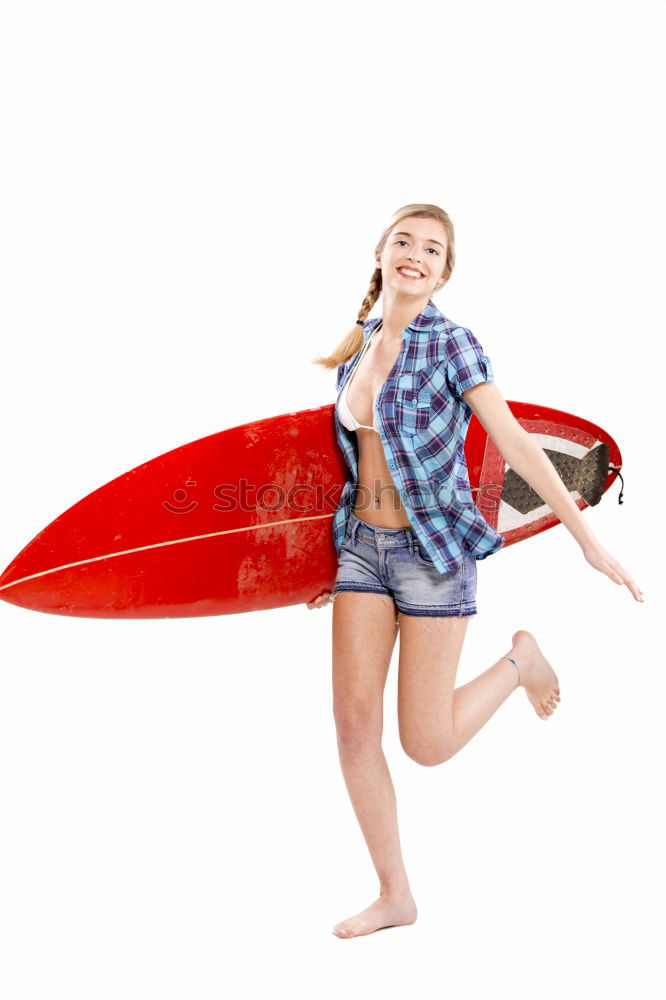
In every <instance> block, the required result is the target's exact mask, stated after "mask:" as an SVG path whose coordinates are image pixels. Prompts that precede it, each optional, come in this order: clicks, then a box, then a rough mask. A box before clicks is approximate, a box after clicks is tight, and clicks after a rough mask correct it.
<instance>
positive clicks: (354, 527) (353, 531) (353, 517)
mask: <svg viewBox="0 0 666 1000" xmlns="http://www.w3.org/2000/svg"><path fill="white" fill-rule="evenodd" d="M360 523H361V522H360V521H359V519H358V518H357V517H356V515H355V514H354V511H352V513H351V529H350V531H349V536H350V538H351V543H352V545H356V532H357V531H358V526H359V524H360Z"/></svg>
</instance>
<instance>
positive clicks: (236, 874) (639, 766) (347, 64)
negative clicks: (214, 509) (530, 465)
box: [0, 0, 666, 1000]
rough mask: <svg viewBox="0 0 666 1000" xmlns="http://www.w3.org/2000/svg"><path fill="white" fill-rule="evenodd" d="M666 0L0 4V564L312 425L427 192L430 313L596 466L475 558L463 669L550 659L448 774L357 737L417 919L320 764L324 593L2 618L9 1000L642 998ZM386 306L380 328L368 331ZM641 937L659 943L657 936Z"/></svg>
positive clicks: (653, 897)
mask: <svg viewBox="0 0 666 1000" xmlns="http://www.w3.org/2000/svg"><path fill="white" fill-rule="evenodd" d="M665 22H666V10H665V7H664V4H663V3H662V2H654V0H652V2H647V0H644V2H639V3H635V4H633V5H631V7H630V6H629V5H628V4H625V3H617V2H610V3H609V2H589V0H588V2H585V0H583V2H581V0H577V2H576V3H572V2H565V3H562V2H560V3H559V4H558V5H557V6H555V5H546V4H534V3H528V2H522V3H521V2H504V3H501V4H497V3H493V2H485V3H481V2H468V3H465V4H462V3H453V2H442V0H439V2H437V3H432V2H428V0H425V2H422V3H420V4H417V5H416V6H413V5H412V6H406V5H405V4H387V3H386V2H384V3H382V4H380V3H376V2H374V3H351V4H350V3H342V4H337V5H336V6H331V5H328V6H326V7H321V6H318V5H312V4H305V3H303V4H293V3H292V4H284V3H281V4H277V5H269V4H255V5H253V6H251V7H241V6H238V5H234V6H232V7H228V8H225V9H224V10H223V8H222V5H221V4H213V3H192V2H190V3H188V4H184V3H183V4H175V3H160V4H157V3H146V2H137V0H133V2H132V3H126V2H115V3H113V4H111V3H106V4H102V3H95V4H84V3H71V2H66V3H60V4H56V5H53V4H46V3H34V2H24V3H22V4H20V5H13V6H12V7H11V9H10V6H9V5H5V7H4V9H3V14H2V22H1V24H0V38H1V39H2V41H1V42H0V88H1V92H2V111H1V115H2V118H1V121H0V128H1V135H2V145H3V152H2V157H1V161H2V162H1V166H0V171H1V178H0V179H1V184H0V205H1V212H2V223H1V230H2V232H1V235H0V253H1V261H0V263H1V268H2V278H3V294H2V298H1V300H0V309H1V317H0V320H1V325H2V336H3V342H2V375H1V382H0V419H1V426H2V450H1V453H0V455H1V458H0V463H1V464H0V468H1V481H0V522H1V525H2V528H1V532H0V564H1V566H2V567H4V566H6V565H7V564H8V563H9V562H10V561H11V560H12V559H13V558H14V556H15V555H16V554H17V553H18V552H19V551H20V549H21V548H23V546H24V545H25V544H27V542H28V541H29V540H30V539H31V538H33V537H34V535H35V534H36V533H37V532H38V531H39V530H40V529H41V528H43V527H45V526H46V525H47V524H48V523H49V522H50V521H51V520H53V519H54V518H55V517H56V516H57V515H58V514H60V513H61V512H62V511H63V510H65V509H66V508H68V507H69V506H71V505H72V504H73V503H75V502H76V501H77V500H79V499H80V498H81V497H83V496H85V495H86V494H88V493H89V492H91V491H92V490H93V489H95V488H97V487H98V486H100V485H102V484H103V483H106V482H108V481H109V480H111V479H113V478H115V477H116V476H118V475H120V474H121V473H123V472H125V471H127V470H128V469H130V468H133V467H135V466H136V465H138V464H140V463H142V462H144V461H147V460H148V459H150V458H152V457H154V456H156V455H159V454H162V453H163V452H165V451H168V450H170V449H171V448H174V447H176V446H177V445H180V444H184V443H185V442H187V441H191V440H194V439H196V438H199V437H202V436H204V435H207V434H211V433H213V432H215V431H218V430H221V429H223V428H225V427H231V426H234V425H237V424H241V423H244V422H246V421H249V420H254V419H259V418H261V417H265V416H271V415H274V414H278V413H284V412H287V411H291V410H298V409H302V408H306V407H314V406H319V405H322V404H324V403H330V402H333V400H334V396H335V393H334V380H335V373H334V372H325V371H324V370H323V369H321V368H319V367H318V366H315V365H313V364H312V359H313V358H314V357H316V356H317V355H320V354H322V353H329V352H330V351H331V350H332V349H333V348H334V346H335V345H336V344H337V343H338V342H339V340H340V339H341V338H342V337H343V336H344V335H345V334H346V333H347V331H348V330H349V329H350V327H351V325H352V324H353V322H354V320H355V318H356V316H357V314H358V310H359V308H360V304H361V301H362V299H363V296H364V295H365V292H366V290H367V286H368V283H369V280H370V277H371V274H372V271H373V268H374V260H373V248H374V245H375V242H376V240H377V239H378V237H379V235H380V233H381V231H382V229H383V228H384V226H385V225H387V223H388V220H389V218H390V216H391V215H392V213H393V212H394V211H396V210H397V209H398V208H399V207H400V206H402V205H404V204H406V203H408V202H420V201H422V202H435V203H437V204H440V205H441V206H442V207H444V208H445V209H446V210H447V211H448V212H449V213H450V215H451V217H452V219H453V222H454V225H455V227H456V237H457V240H456V245H457V255H458V263H457V266H456V268H455V270H454V273H453V277H452V279H451V281H450V282H449V284H448V285H447V286H446V287H445V288H444V290H443V291H442V292H440V293H439V295H438V296H436V299H435V301H436V302H437V304H438V306H439V308H440V309H441V310H442V312H444V313H445V315H447V316H450V317H451V318H453V319H454V320H455V321H456V322H458V323H460V324H463V325H465V326H467V327H469V328H470V329H471V330H473V331H474V332H475V334H476V335H477V337H478V338H479V339H480V341H481V343H482V344H483V346H484V349H485V350H486V351H487V353H488V354H489V355H490V357H491V359H492V362H493V367H494V371H495V378H496V383H497V385H498V387H499V388H500V391H501V392H502V393H503V395H504V396H505V397H506V398H507V399H513V400H527V401H530V402H538V403H542V404H544V405H548V406H555V407H558V408H561V409H563V410H567V411H570V412H574V413H578V414H580V415H581V416H582V417H585V418H587V419H590V420H592V421H594V422H595V423H598V424H599V425H601V426H602V427H604V428H605V429H606V430H608V431H609V432H610V433H611V434H612V435H613V436H614V437H615V438H616V440H617V441H618V443H619V445H620V448H621V450H622V455H623V463H624V464H623V474H624V478H625V494H624V503H623V504H622V505H618V503H617V495H618V493H619V488H620V487H619V483H617V484H616V485H615V486H614V487H613V488H612V489H611V491H610V492H609V493H608V494H606V496H605V497H604V499H603V502H602V503H601V504H600V505H599V506H598V507H595V508H593V509H590V510H587V511H586V512H585V515H584V516H585V517H586V519H587V520H588V522H589V523H590V525H592V527H593V530H594V531H595V533H596V535H597V537H598V538H599V540H600V541H601V543H602V544H603V545H604V546H605V547H606V548H608V549H609V551H610V552H611V553H612V554H613V555H614V556H615V557H616V558H618V559H619V560H620V562H621V563H623V565H624V566H626V567H627V569H629V571H630V572H631V573H632V574H633V575H634V576H635V578H636V579H637V580H638V582H639V584H640V585H641V586H642V588H643V590H644V591H645V598H646V600H645V603H644V604H639V603H637V602H635V601H634V600H633V598H632V597H631V595H630V594H629V592H628V590H627V589H626V588H624V587H619V586H617V585H616V584H613V583H612V582H611V581H610V580H609V579H607V578H606V577H604V576H602V575H601V574H599V573H597V572H596V571H595V570H593V569H592V568H591V567H590V566H589V565H588V564H587V563H586V562H585V560H584V559H583V556H582V554H581V552H580V550H579V549H578V546H577V544H576V543H575V542H574V540H573V538H572V537H571V536H570V535H568V533H567V532H566V530H565V529H564V528H562V527H561V526H558V527H557V528H554V529H551V530H549V531H547V532H545V533H544V534H541V535H539V536H537V537H535V538H532V539H530V540H528V541H526V542H524V543H522V544H520V545H513V546H511V547H509V548H507V549H505V550H504V551H502V552H500V553H498V554H497V555H496V556H494V557H492V558H489V559H487V560H485V561H481V562H479V564H478V566H479V590H478V604H479V615H478V617H477V618H476V619H474V620H473V621H472V622H471V624H470V627H469V629H468V635H467V639H466V642H465V647H464V650H463V654H462V659H461V663H460V668H459V682H460V683H464V682H465V681H466V680H469V679H470V678H471V677H474V676H476V675H477V674H478V673H480V672H481V671H483V670H485V669H486V667H487V666H489V665H490V664H491V663H493V662H495V660H496V659H497V658H498V657H499V656H500V655H502V653H503V652H505V651H506V649H507V648H508V647H507V643H509V642H510V636H511V633H512V632H513V631H514V630H515V629H516V628H520V627H522V628H528V629H530V630H531V631H533V632H534V634H535V635H536V636H537V638H538V639H539V641H540V643H541V645H542V648H543V650H544V652H545V653H546V655H547V656H548V657H549V659H550V660H551V662H552V663H553V665H554V666H555V668H556V670H557V672H558V674H559V678H560V686H561V690H562V701H561V703H560V707H559V708H558V710H557V712H556V714H555V716H554V717H553V718H551V719H550V720H549V721H548V722H543V721H541V720H540V719H538V718H537V716H536V715H535V713H534V712H533V710H532V708H531V707H530V706H529V704H528V702H527V700H526V698H525V695H524V693H523V692H522V691H518V692H516V694H515V695H512V696H511V697H510V698H509V699H508V701H507V702H505V704H504V705H503V706H502V707H501V708H500V710H499V711H498V712H497V714H496V715H495V716H493V718H492V719H491V720H490V722H489V723H488V724H487V725H486V726H485V727H484V728H483V729H482V730H481V732H480V733H479V734H478V735H477V737H476V738H475V739H474V740H472V742H471V743H469V744H468V745H467V746H466V747H465V748H464V749H463V750H462V751H461V752H460V754H459V755H458V756H457V757H455V758H454V759H453V760H451V761H450V762H449V763H446V764H444V765H442V766H440V767H437V768H422V767H419V766H418V765H417V764H415V763H414V762H413V761H411V760H409V759H408V758H407V757H406V756H405V755H404V753H403V752H402V750H401V748H400V744H399V740H398V733H397V723H396V678H397V674H396V668H397V647H396V652H395V654H394V660H393V664H392V667H391V671H390V674H389V680H388V684H387V688H386V700H385V736H384V749H385V752H386V756H387V760H388V763H389V767H390V769H391V773H392V776H393V780H394V783H395V787H396V793H397V797H398V810H399V818H400V831H401V838H402V844H403V851H404V855H405V859H406V864H407V870H408V874H409V876H410V880H411V884H412V889H413V892H414V895H415V898H416V902H417V905H418V907H419V919H418V921H417V923H416V924H414V925H413V926H411V927H406V928H396V929H391V930H387V931H383V932H380V933H377V934H374V935H371V936H368V937H361V938H357V939H355V940H353V941H342V940H339V939H338V938H336V937H335V936H333V935H332V933H331V930H332V927H333V926H334V924H335V923H337V922H338V921H340V920H342V919H344V918H346V917H348V916H351V915H353V914H355V913H357V912H359V911H360V910H361V909H363V908H364V907H366V906H367V905H369V903H370V902H371V901H372V900H373V899H375V898H376V895H377V888H378V885H377V880H376V876H375V873H374V869H373V868H372V865H371V862H370V857H369V854H368V852H367V849H366V847H365V843H364V841H363V839H362V835H361V832H360V829H359V828H358V826H357V823H356V820H355V817H354V814H353V812H352V808H351V804H350V802H349V799H348V797H347V793H346V789H345V786H344V783H343V779H342V775H341V772H340V768H339V764H338V758H337V748H336V742H335V730H334V724H333V720H332V704H331V680H330V673H331V664H330V653H331V648H330V647H331V639H330V626H331V607H330V605H329V606H328V607H327V608H326V609H324V610H317V611H308V610H307V609H306V608H305V607H304V606H302V605H301V606H298V607H296V606H295V607H291V608H287V609H282V610H276V611H271V612H262V613H256V614H254V615H237V616H228V617H212V618H199V619H190V620H167V621H139V622H110V621H101V620H89V619H72V618H64V617H58V616H55V615H47V614H39V613H35V612H28V611H25V610H23V609H20V608H17V607H15V606H13V605H10V604H1V605H0V622H1V628H2V647H1V649H2V672H1V683H2V689H1V697H0V802H1V804H2V814H3V815H2V822H1V824H0V838H1V841H2V843H1V845H0V866H1V867H0V873H1V884H0V919H1V920H2V924H3V926H2V928H1V936H2V942H3V949H4V959H3V962H2V971H1V972H0V987H1V988H2V992H3V994H4V996H5V997H6V998H7V1000H23V998H38V997H39V998H40V1000H41V998H44V997H53V996H56V995H63V996H65V995H66V996H67V997H68V998H69V1000H74V998H84V997H85V998H90V997H95V998H96V1000H102V998H117V997H123V998H132V1000H133V998H137V1000H138V998H141V1000H146V998H153V997H155V998H158V997H159V998H160V1000H166V998H171V997H174V998H176V997H178V998H181V997H182V998H185V997H187V998H190V997H197V998H198V1000H208V998H213V997H221V996H226V995H229V996H233V997H235V998H245V997H254V996H272V995H274V994H275V992H276V991H277V990H280V991H286V992H288V994H289V995H290V996H294V997H298V998H301V997H302V998H308V1000H309V998H311V997H314V996H317V997H326V998H328V997H338V996H340V995H343V994H344V995H345V996H349V997H354V998H356V997H358V998H361V997H363V998H365V997H366V996H369V995H372V996H379V995H381V996H384V997H391V998H393V997H395V998H398V997H400V998H402V997H404V996H407V995H410V996H412V995H413V996H419V997H421V996H423V997H425V996H428V997H430V996H452V997H456V1000H466V998H476V997H484V998H485V997H487V996H489V995H497V993H498V992H499V993H502V994H504V993H506V994H509V993H510V995H511V996H512V997H514V998H532V997H534V996H535V995H538V996H542V997H549V998H550V997H553V998H554V997H558V998H559V997H562V996H570V997H583V996H600V995H602V994H604V995H606V996H618V997H619V996H622V997H624V996H626V995H635V996H641V997H642V998H652V997H656V996H658V995H661V990H662V989H663V979H662V972H661V967H660V966H658V963H657V954H656V948H657V943H658V941H661V938H662V935H661V934H659V930H660V925H659V921H660V917H661V914H662V912H663V905H662V901H661V893H663V890H664V881H663V876H664V870H663V866H662V850H661V845H662V842H663V838H664V832H665V831H664V828H663V826H662V825H660V821H659V816H658V806H659V799H660V798H661V791H660V789H661V787H662V780H663V773H662V768H661V761H660V758H662V757H663V751H664V745H663V736H662V733H663V706H664V697H665V695H666V691H665V687H664V671H663V667H664V656H663V648H662V646H661V638H662V631H663V630H662V621H661V618H663V612H662V611H661V609H662V608H663V600H664V596H665V595H664V588H663V584H662V576H663V566H664V546H663V541H662V539H663V521H662V510H661V504H660V498H661V494H660V491H659V489H658V488H657V483H658V478H659V475H660V464H659V457H660V455H661V439H660V436H659V434H660V431H661V429H662V427H663V395H662V394H663V364H664V355H663V350H662V341H663V336H664V321H663V316H664V309H663V291H664V282H663V272H664V263H665V258H664V252H663V249H664V223H665V222H666V212H665V210H664V209H665V205H664V199H663V176H664V170H665V166H666V164H665V163H664V157H663V155H662V151H661V149H660V140H661V139H662V133H663V128H662V125H661V122H662V115H663V95H664V91H663V87H664V73H663V50H664V27H665ZM380 312H381V300H380V302H379V303H377V306H376V307H375V310H373V315H378V314H379V313H380ZM661 930H662V931H663V927H662V928H661Z"/></svg>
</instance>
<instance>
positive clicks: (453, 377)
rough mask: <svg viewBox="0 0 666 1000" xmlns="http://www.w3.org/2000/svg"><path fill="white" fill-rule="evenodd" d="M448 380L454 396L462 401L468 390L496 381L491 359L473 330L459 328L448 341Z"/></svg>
mask: <svg viewBox="0 0 666 1000" xmlns="http://www.w3.org/2000/svg"><path fill="white" fill-rule="evenodd" d="M446 354H447V360H446V380H447V382H448V384H449V389H450V390H451V392H452V393H453V395H454V396H457V397H458V399H462V394H463V392H465V390H466V389H471V388H472V386H474V385H478V384H479V383H480V382H492V381H494V375H493V369H492V365H491V362H490V358H489V357H488V355H487V354H484V352H483V348H482V347H481V344H480V343H479V341H478V340H477V339H476V337H475V336H474V334H473V333H472V331H471V330H467V329H465V327H462V326H460V327H457V328H456V329H455V330H453V331H452V332H451V334H450V335H449V337H448V338H447V341H446Z"/></svg>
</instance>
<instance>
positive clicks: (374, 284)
mask: <svg viewBox="0 0 666 1000" xmlns="http://www.w3.org/2000/svg"><path fill="white" fill-rule="evenodd" d="M381 291H382V272H381V268H379V267H377V268H375V271H374V273H373V275H372V278H371V279H370V287H369V288H368V291H367V293H366V296H365V298H364V299H363V302H362V303H361V308H360V310H359V314H358V320H357V321H356V322H357V323H359V324H360V325H361V326H363V324H364V323H365V321H366V319H367V318H368V313H369V312H370V310H371V309H372V307H373V306H374V304H375V302H376V301H377V299H378V298H379V296H380V295H381Z"/></svg>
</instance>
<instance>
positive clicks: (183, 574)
mask: <svg viewBox="0 0 666 1000" xmlns="http://www.w3.org/2000/svg"><path fill="white" fill-rule="evenodd" d="M508 405H509V407H510V409H511V411H512V413H513V414H514V416H515V417H516V419H517V420H518V421H519V422H520V423H521V424H522V425H523V426H524V427H525V429H526V430H527V431H529V433H530V434H532V435H534V437H535V439H536V440H537V441H538V442H539V444H540V445H541V447H542V448H543V449H544V451H545V452H546V454H547V455H548V457H549V459H550V460H551V461H552V462H553V465H554V466H555V468H556V469H557V471H558V473H559V474H560V476H561V478H562V480H563V481H564V482H565V484H566V485H567V487H568V489H569V491H570V492H571V496H572V497H573V499H574V500H575V501H576V503H577V504H578V506H579V507H580V508H581V509H583V508H584V507H586V506H594V505H595V504H596V503H598V502H599V500H600V499H601V496H602V494H603V493H604V492H605V491H606V490H607V489H608V487H609V486H610V485H611V484H612V483H613V482H614V480H615V478H616V476H617V474H618V472H619V471H620V469H621V464H622V463H621V456H620V452H619V449H618V446H617V445H616V443H615V442H614V441H613V439H612V438H611V437H610V436H609V435H608V434H607V433H606V432H605V431H603V430H602V429H601V428H600V427H597V426H596V425H594V424H592V423H590V422H589V421H586V420H583V419H582V418H580V417H576V416H573V415H572V414H568V413H563V412H561V411H559V410H553V409H549V408H547V407H543V406H536V405H534V404H530V403H521V402H509V404H508ZM465 455H466V458H467V467H468V471H469V477H470V487H471V489H472V491H473V496H474V499H475V502H476V504H477V506H478V507H479V510H481V512H482V513H483V515H484V517H485V518H486V520H487V521H489V523H491V524H492V525H493V527H495V528H496V529H497V530H498V531H499V532H500V533H501V534H502V535H503V536H504V539H505V545H511V544H513V543H514V542H518V541H521V540H522V539H524V538H527V537H529V536H531V535H535V534H537V533H538V532H540V531H544V530H545V529H547V528H549V527H552V526H553V525H555V524H558V523H559V521H558V518H557V517H556V516H555V515H554V514H553V512H552V511H551V510H550V508H549V507H547V505H546V504H544V503H543V501H542V500H541V498H540V497H539V496H538V495H537V494H536V493H535V492H534V491H533V490H532V489H531V488H530V487H529V485H528V484H527V483H526V482H525V481H524V480H522V479H521V478H520V476H519V475H518V474H517V473H516V472H515V471H514V470H513V469H511V468H509V467H508V466H507V465H506V463H505V462H504V460H503V458H502V456H501V454H500V453H499V451H498V450H497V447H496V446H495V444H494V442H493V440H492V439H491V438H489V437H488V435H487V434H486V432H485V430H484V429H483V427H482V425H481V424H480V423H479V421H478V420H477V419H476V417H475V416H474V415H473V416H472V418H471V421H470V424H469V428H468V433H467V438H466V442H465ZM346 476H347V468H346V465H345V463H344V459H343V457H342V455H341V453H340V450H339V448H338V445H337V442H336V439H335V423H334V407H333V405H332V404H329V405H326V406H322V407H319V408H316V409H311V410H302V411H300V412H296V413H288V414H281V415H279V416H276V417H268V418H266V419H263V420H257V421H253V422H251V423H248V424H243V425H241V426H239V427H232V428H229V429H228V430H224V431H220V432H219V433H216V434H211V435H209V436H208V437H205V438H200V439H199V440H197V441H192V442H190V443H189V444H185V445H181V446H180V447H178V448H175V449H174V450H173V451H170V452H167V453H166V454H164V455H160V456H158V457H157V458H154V459H152V460H151V461H148V462H145V463H144V464H142V465H139V466H137V467H136V468H135V469H132V470H130V471H129V472H127V473H125V474H124V475H122V476H119V477H118V478H117V479H114V480H112V481H111V482H109V483H107V484H106V485H104V486H101V487H100V488H99V489H97V490H95V491H94V492H93V493H91V494H89V496H87V497H84V498H83V499H82V500H80V501H79V502H78V503H76V504H74V506H72V507H70V508H69V509H68V510H66V511H65V512H64V513H62V514H60V515H59V516H58V517H56V518H55V520H53V521H52V522H51V523H50V524H49V525H47V526H46V527H45V528H44V529H43V530H42V531H40V532H39V534H37V535H36V536H35V538H33V539H32V541H31V542H29V543H28V544H27V545H26V546H25V547H24V548H23V549H22V550H21V551H20V552H19V554H18V555H17V556H16V557H15V558H14V559H13V560H12V562H11V563H10V564H9V566H8V567H7V568H6V569H5V570H4V572H3V573H2V575H1V576H0V597H1V598H3V599H4V600H5V601H7V602H9V603H12V604H15V605H17V606H19V607H22V608H26V609H29V610H33V611H43V612H48V613H51V614H61V615H70V616H79V617H86V618H174V617H197V616H204V615H224V614H237V613H240V612H246V611H259V610H264V609H268V608H277V607H285V606H288V605H291V604H300V603H304V602H306V601H311V600H313V599H314V597H316V596H317V595H318V594H320V593H321V592H322V591H323V590H327V589H328V590H331V589H332V586H333V581H334V579H335V574H336V569H337V557H336V553H335V548H334V545H333V540H332V533H331V520H332V518H333V515H334V513H335V511H336V509H337V505H338V501H339V498H340V493H341V491H342V487H343V485H344V482H345V478H346ZM494 558H501V550H500V552H499V553H497V554H496V555H495V556H494Z"/></svg>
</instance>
